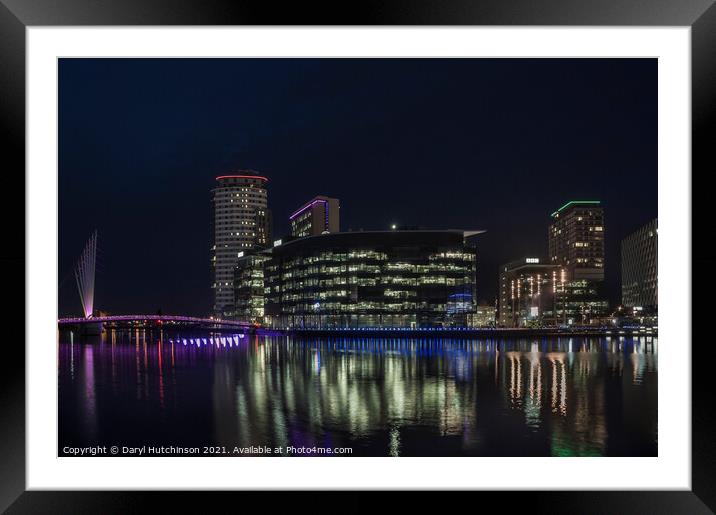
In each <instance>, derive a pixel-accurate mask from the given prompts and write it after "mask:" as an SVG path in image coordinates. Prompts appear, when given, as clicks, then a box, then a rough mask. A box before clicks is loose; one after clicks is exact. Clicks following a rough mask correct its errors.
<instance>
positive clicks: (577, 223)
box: [549, 200, 605, 281]
mask: <svg viewBox="0 0 716 515" xmlns="http://www.w3.org/2000/svg"><path fill="white" fill-rule="evenodd" d="M604 232H605V231H604V210H603V209H602V206H601V205H600V202H599V201H598V200H572V201H569V202H567V203H566V204H565V205H563V206H562V207H560V208H559V209H558V210H557V211H555V212H554V213H552V223H551V224H550V226H549V258H550V263H551V264H553V265H561V266H564V267H566V269H567V273H568V279H569V280H579V279H588V280H592V281H603V280H604Z"/></svg>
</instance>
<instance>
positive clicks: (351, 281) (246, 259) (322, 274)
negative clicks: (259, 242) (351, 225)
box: [235, 230, 482, 329]
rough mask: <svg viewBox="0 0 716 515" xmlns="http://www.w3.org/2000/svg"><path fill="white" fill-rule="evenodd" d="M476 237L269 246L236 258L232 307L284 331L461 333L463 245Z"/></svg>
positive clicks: (333, 237)
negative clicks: (450, 329)
mask: <svg viewBox="0 0 716 515" xmlns="http://www.w3.org/2000/svg"><path fill="white" fill-rule="evenodd" d="M480 232H482V231H462V230H408V231H395V230H394V231H360V232H344V233H334V234H321V235H318V236H308V237H304V238H298V239H293V240H290V241H285V240H284V241H281V240H277V241H276V242H275V244H274V247H273V248H271V249H269V250H266V251H264V252H260V253H257V254H254V255H247V256H243V257H242V258H240V259H239V261H238V267H237V269H236V272H235V277H236V280H235V291H236V305H237V307H239V306H244V307H246V308H247V311H246V312H242V310H241V309H239V310H237V317H239V318H251V319H252V320H254V321H260V322H262V323H263V324H264V325H265V326H268V327H273V328H286V329H292V328H293V329H297V328H305V329H311V328H315V329H317V328H342V327H343V328H360V327H404V328H418V327H444V326H448V327H449V326H465V325H467V323H468V315H470V314H472V313H474V311H475V272H476V250H475V247H474V245H472V244H471V243H469V241H468V240H470V241H472V240H471V239H472V237H473V236H475V235H477V234H479V233H480ZM256 256H260V257H258V258H257V257H256ZM260 281H262V282H263V289H261V288H260V286H259V285H260ZM249 282H250V284H248V283H249ZM261 292H263V293H261ZM261 295H263V298H262V299H261V298H260V296H261ZM261 305H262V306H263V311H264V312H263V316H262V317H261V319H260V320H259V317H258V316H257V314H258V311H257V309H256V307H257V306H261ZM249 307H251V308H249ZM251 309H253V311H251Z"/></svg>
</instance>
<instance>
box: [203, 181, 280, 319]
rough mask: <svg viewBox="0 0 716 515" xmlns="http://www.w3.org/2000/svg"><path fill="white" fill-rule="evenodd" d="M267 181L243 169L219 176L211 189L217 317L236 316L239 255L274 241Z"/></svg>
mask: <svg viewBox="0 0 716 515" xmlns="http://www.w3.org/2000/svg"><path fill="white" fill-rule="evenodd" d="M267 182H268V179H267V178H266V177H262V176H260V175H258V174H256V173H255V172H253V171H251V170H239V171H237V172H235V173H234V174H231V175H222V176H220V177H217V178H216V183H217V184H216V187H215V188H214V189H213V190H211V207H212V209H211V240H212V241H211V287H212V289H213V290H214V306H213V311H214V314H215V315H216V316H219V317H232V316H233V311H234V287H233V280H234V268H235V267H236V262H237V259H238V255H239V252H242V251H247V250H251V249H255V248H262V247H266V246H267V245H268V242H269V241H270V239H271V212H270V211H269V209H268V195H267V191H266V183H267Z"/></svg>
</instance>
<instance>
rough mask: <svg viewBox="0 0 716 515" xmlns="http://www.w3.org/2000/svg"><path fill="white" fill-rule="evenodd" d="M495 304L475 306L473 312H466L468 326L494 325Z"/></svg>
mask: <svg viewBox="0 0 716 515" xmlns="http://www.w3.org/2000/svg"><path fill="white" fill-rule="evenodd" d="M496 311H497V310H496V308H495V306H475V312H474V313H468V315H467V326H468V327H495V314H496Z"/></svg>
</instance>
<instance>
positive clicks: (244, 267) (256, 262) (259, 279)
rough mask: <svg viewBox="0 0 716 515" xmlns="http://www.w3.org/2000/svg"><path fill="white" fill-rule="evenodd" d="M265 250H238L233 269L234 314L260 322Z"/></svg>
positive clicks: (262, 313)
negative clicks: (256, 251) (255, 251)
mask: <svg viewBox="0 0 716 515" xmlns="http://www.w3.org/2000/svg"><path fill="white" fill-rule="evenodd" d="M268 258H269V257H268V255H267V254H266V252H258V253H254V252H251V251H246V252H239V259H238V261H237V265H236V269H235V271H234V304H235V312H234V316H235V318H236V319H238V320H244V321H247V322H254V323H257V322H258V323H260V322H261V321H263V317H264V268H263V264H264V262H265V261H266V260H267V259H268Z"/></svg>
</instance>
